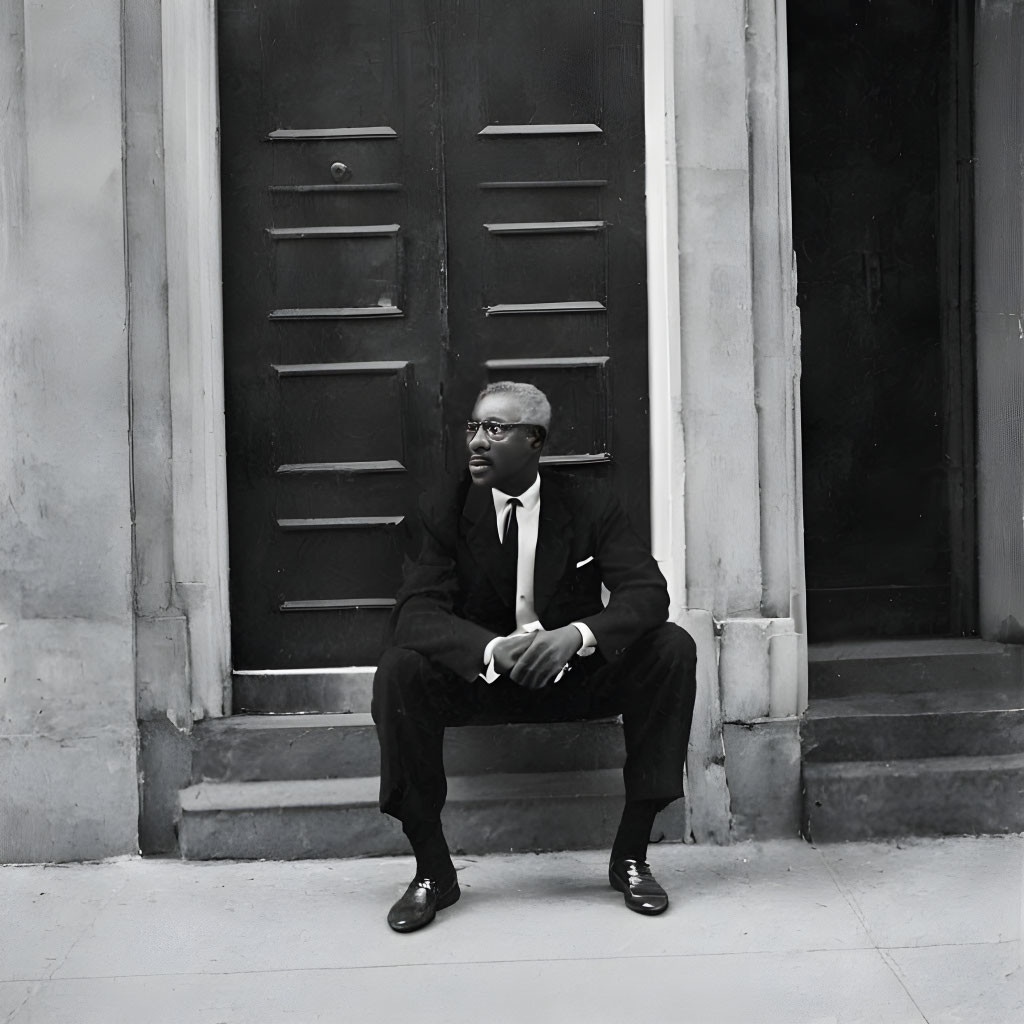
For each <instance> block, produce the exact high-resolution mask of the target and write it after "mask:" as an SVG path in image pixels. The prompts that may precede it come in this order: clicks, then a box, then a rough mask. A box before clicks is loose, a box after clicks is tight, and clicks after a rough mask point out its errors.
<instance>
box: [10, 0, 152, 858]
mask: <svg viewBox="0 0 1024 1024" xmlns="http://www.w3.org/2000/svg"><path fill="white" fill-rule="evenodd" d="M0 95H2V96H3V97H4V102H3V104H2V105H0V153H2V154H3V157H2V161H0V163H2V168H3V169H2V178H0V224H2V226H3V227H2V231H0V238H2V239H3V241H2V245H0V273H2V277H0V494H2V502H0V779H2V780H3V785H2V786H0V861H15V862H17V861H62V860H71V859H75V860H78V859H91V858H97V857H104V856H108V855H113V854H123V853H129V852H132V851H135V850H137V840H136V836H137V815H138V798H137V781H136V767H135V765H136V758H135V749H136V726H135V668H134V653H133V648H134V636H133V634H134V629H133V621H132V596H131V595H132V559H131V549H132V495H131V478H130V463H129V429H130V422H129V414H128V369H129V368H128V342H127V339H128V302H127V294H126V283H125V259H124V182H123V177H122V116H121V4H120V2H119V0H93V2H91V3H89V4H88V5H82V4H79V5H64V4H62V5H52V4H44V3H42V2H40V0H26V2H25V3H24V4H22V3H21V2H15V3H8V4H4V5H3V6H2V7H0Z"/></svg>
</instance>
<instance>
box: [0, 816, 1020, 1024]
mask: <svg viewBox="0 0 1024 1024" xmlns="http://www.w3.org/2000/svg"><path fill="white" fill-rule="evenodd" d="M650 860H651V863H652V866H653V867H654V870H655V872H656V874H657V875H658V877H659V878H660V879H661V881H662V882H663V883H664V884H665V887H666V888H667V889H668V890H669V892H670V895H671V896H672V899H673V903H672V906H671V907H670V908H669V911H668V913H666V914H665V915H663V916H662V917H658V918H643V917H640V916H639V915H636V914H632V913H630V912H629V911H627V910H626V909H625V907H624V906H623V904H622V898H621V896H620V895H619V894H618V893H616V892H614V891H613V890H611V889H610V888H608V886H607V882H606V879H605V867H606V855H605V854H604V853H601V852H597V851H586V852H581V853H559V854H544V855H540V856H538V855H530V854H527V855H518V856H487V857H479V858H458V859H457V866H458V868H459V877H460V881H461V884H462V889H463V897H462V900H461V902H459V903H458V904H456V905H455V906H454V907H452V908H450V909H449V910H446V911H443V912H442V913H441V914H440V915H439V917H438V919H437V921H436V922H435V923H434V924H433V925H431V926H430V927H429V928H427V929H425V930H423V931H421V932H417V933H415V934H412V935H406V936H401V935H395V934H393V933H392V932H391V931H390V930H389V929H388V927H387V925H386V924H385V921H384V916H385V913H386V911H387V908H388V906H389V905H390V903H391V902H392V901H393V900H394V899H395V898H396V897H397V896H398V895H399V894H400V893H401V891H402V890H403V889H404V887H405V884H406V883H407V882H408V880H409V878H410V877H411V875H412V861H411V858H389V859H379V860H335V861H304V862H256V863H238V862H232V863H220V862H216V863H210V862H207V863H184V862H180V861H171V860H118V861H112V862H104V863H100V864H88V865H70V866H53V867H39V866H24V867H21V866H13V867H2V868H0V1022H3V1024H44V1022H45V1024H64V1022H67V1024H93V1022H95V1024H119V1022H122V1021H124V1022H133V1024H135V1022H145V1024H268V1022H314V1021H326V1022H334V1021H338V1022H346V1024H362V1022H367V1024H371V1022H372V1024H384V1022H392V1021H414V1022H421V1021H423V1022H442V1021H443V1022H462V1021H466V1022H469V1021H472V1022H486V1024H491V1022H494V1024H498V1022H501V1024H504V1022H516V1024H518V1022H530V1024H534V1022H547V1021H553V1022H554V1021H558V1022H574V1021H583V1022H604V1021H622V1022H628V1024H633V1022H641V1021H665V1022H683V1021H687V1022H689V1021H692V1022H700V1024H704V1022H707V1024H717V1022H733V1021H737V1022H739V1021H742V1022H744V1024H758V1022H765V1024H773V1022H780V1024H781V1022H785V1024H803V1022H807V1024H812V1022H813V1024H825V1022H844V1024H845V1022H854V1021H864V1022H870V1024H887V1022H892V1024H897V1022H898V1024H910V1022H920V1021H927V1022H929V1024H939V1022H979V1024H1000V1022H1006V1024H1011V1022H1012V1024H1021V1022H1022V1021H1024V947H1022V944H1021V931H1022V914H1024V900H1022V874H1024V870H1022V869H1024V837H1022V836H1005V837H987V838H956V839H942V840H917V841H908V842H904V843H901V844H896V843H885V844H883V843H857V844H849V845H835V846H823V847H820V848H815V847H812V846H809V845H807V844H805V843H803V842H800V841H798V840H793V841H780V842H769V843H757V844H742V845H737V846H732V847H727V848H715V847H694V846H662V847H652V848H651V854H650Z"/></svg>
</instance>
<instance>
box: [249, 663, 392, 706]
mask: <svg viewBox="0 0 1024 1024" xmlns="http://www.w3.org/2000/svg"><path fill="white" fill-rule="evenodd" d="M373 672H374V670H373V668H372V667H369V668H367V667H357V668H330V669H302V670H298V669H284V670H277V671H267V672H232V673H231V708H232V711H233V712H234V713H235V714H236V715H238V714H257V715H285V714H330V713H334V714H348V713H350V712H369V710H370V698H371V697H372V696H373Z"/></svg>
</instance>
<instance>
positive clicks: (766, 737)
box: [723, 718, 800, 839]
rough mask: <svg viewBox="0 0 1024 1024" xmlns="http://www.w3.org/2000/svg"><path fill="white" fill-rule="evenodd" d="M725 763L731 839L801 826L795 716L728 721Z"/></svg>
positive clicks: (777, 835) (791, 831)
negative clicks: (758, 720) (755, 720)
mask: <svg viewBox="0 0 1024 1024" xmlns="http://www.w3.org/2000/svg"><path fill="white" fill-rule="evenodd" d="M723 734H724V737H725V765H726V775H727V776H728V780H729V796H730V798H731V808H732V826H733V827H732V832H733V838H735V839H755V838H756V839H792V838H793V837H794V836H797V835H799V832H800V734H799V729H798V721H797V719H795V718H777V719H766V720H764V721H760V722H751V723H744V724H736V723H731V724H726V726H725V728H724V730H723Z"/></svg>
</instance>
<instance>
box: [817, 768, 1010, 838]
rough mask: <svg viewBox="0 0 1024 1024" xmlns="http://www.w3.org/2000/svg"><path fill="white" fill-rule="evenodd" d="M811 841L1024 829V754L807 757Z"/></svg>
mask: <svg viewBox="0 0 1024 1024" xmlns="http://www.w3.org/2000/svg"><path fill="white" fill-rule="evenodd" d="M803 778H804V787H805V804H804V808H805V816H806V817H805V822H804V830H805V834H806V835H807V837H808V838H810V839H811V840H812V841H813V842H835V841H837V840H851V839H873V838H882V837H896V836H941V835H961V834H969V835H979V834H984V833H1005V832H1019V831H1021V830H1024V754H1002V755H998V756H992V757H933V758H926V759H925V758H915V759H907V760H900V761H839V762H835V763H814V762H812V763H810V764H805V765H804V772H803Z"/></svg>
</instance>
